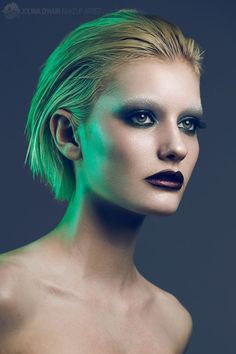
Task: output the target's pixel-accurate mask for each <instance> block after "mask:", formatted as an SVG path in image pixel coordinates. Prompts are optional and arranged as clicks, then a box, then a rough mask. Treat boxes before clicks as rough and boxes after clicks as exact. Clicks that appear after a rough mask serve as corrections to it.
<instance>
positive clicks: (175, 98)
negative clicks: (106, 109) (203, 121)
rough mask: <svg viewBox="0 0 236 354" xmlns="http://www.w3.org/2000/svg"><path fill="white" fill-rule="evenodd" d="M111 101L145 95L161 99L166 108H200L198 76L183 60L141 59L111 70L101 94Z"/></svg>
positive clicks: (104, 101)
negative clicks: (109, 78) (108, 79)
mask: <svg viewBox="0 0 236 354" xmlns="http://www.w3.org/2000/svg"><path fill="white" fill-rule="evenodd" d="M102 96H103V97H102V101H103V103H108V101H107V102H106V98H107V99H109V102H110V103H111V102H112V100H114V102H117V103H118V102H123V101H125V100H127V99H132V98H133V99H138V98H139V97H140V98H147V99H149V100H152V101H157V102H160V103H161V104H162V105H163V106H165V107H166V109H167V110H168V109H171V108H173V107H174V108H175V109H177V110H178V109H179V110H183V109H185V108H186V107H187V106H191V107H196V108H198V109H201V98H200V77H199V75H198V74H197V73H196V72H195V71H194V68H193V67H192V65H191V64H190V63H188V62H187V61H185V60H181V59H176V60H174V61H167V60H164V61H163V60H160V59H158V58H140V59H139V60H135V61H131V62H130V63H126V64H123V65H121V66H120V67H119V68H118V69H117V70H116V71H114V73H113V75H112V77H111V80H110V81H109V83H108V85H107V87H106V90H105V91H104V93H103V95H102Z"/></svg>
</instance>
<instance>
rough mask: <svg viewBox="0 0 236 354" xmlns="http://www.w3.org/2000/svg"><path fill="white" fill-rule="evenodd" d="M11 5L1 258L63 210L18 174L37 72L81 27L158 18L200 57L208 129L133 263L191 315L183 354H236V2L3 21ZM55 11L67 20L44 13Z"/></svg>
mask: <svg viewBox="0 0 236 354" xmlns="http://www.w3.org/2000/svg"><path fill="white" fill-rule="evenodd" d="M9 3H10V2H7V1H1V2H0V5H1V13H0V38H1V47H0V64H1V66H0V67H1V86H0V87H1V95H0V100H1V120H0V121H1V139H0V144H1V149H0V151H1V236H0V253H3V252H7V251H8V250H12V249H15V248H18V247H21V246H23V245H25V244H27V243H29V242H32V241H33V240H36V239H38V238H39V237H40V236H42V235H43V234H45V233H47V232H49V231H50V230H51V229H52V228H53V227H54V226H55V225H56V224H57V222H58V221H59V220H60V218H61V217H62V215H63V213H64V211H65V209H66V203H62V202H57V201H55V200H53V198H52V194H51V193H50V192H49V190H48V189H47V188H46V187H45V186H44V185H42V184H40V183H39V182H38V181H33V179H32V176H31V172H30V171H29V169H28V167H24V158H25V154H26V141H25V136H24V132H23V131H24V126H25V122H26V116H27V112H28V109H29V104H30V100H31V98H32V94H33V91H34V88H35V85H36V82H37V79H38V74H39V66H40V65H41V64H42V63H43V61H44V60H45V59H46V58H47V56H48V55H49V53H50V52H51V51H52V50H53V49H54V48H55V47H56V46H57V44H58V43H59V41H60V40H61V39H62V38H63V37H64V36H65V34H67V33H68V32H70V31H71V30H72V29H74V28H75V27H76V26H77V25H79V24H80V23H82V22H85V21H88V20H91V19H93V18H96V17H99V16H101V15H102V14H104V13H106V12H109V11H113V10H118V9H120V8H137V9H143V10H146V11H149V12H150V13H156V14H159V15H161V16H163V17H165V18H166V19H168V20H170V21H173V22H175V23H176V24H178V25H179V26H180V27H181V28H182V30H183V31H184V33H185V34H186V35H187V36H192V37H193V38H195V39H196V40H197V41H198V43H199V44H200V45H201V47H202V48H203V49H205V50H206V53H205V61H204V68H205V74H204V75H203V77H202V81H201V95H202V105H203V108H204V111H205V114H204V119H205V121H206V122H207V124H208V127H207V129H206V130H202V131H199V140H200V146H201V149H200V157H199V160H198V163H197V165H196V167H195V170H194V172H193V175H192V178H191V180H190V182H189V185H188V187H187V189H186V192H185V195H184V198H183V200H182V202H181V204H180V206H179V209H178V211H177V213H176V214H175V215H172V216H170V217H160V218H156V217H153V216H152V217H149V216H148V217H147V218H146V220H145V223H144V225H143V228H142V230H141V233H140V237H139V239H138V245H137V249H136V254H135V261H136V265H137V267H138V268H139V270H140V271H141V273H142V274H143V275H144V276H145V277H146V278H148V279H149V280H150V281H152V282H153V283H155V284H156V285H158V286H160V287H162V288H164V289H166V290H168V291H170V292H172V293H173V294H175V295H176V296H177V298H178V299H179V300H180V301H181V302H182V303H183V304H184V305H185V306H186V308H188V310H189V311H190V313H191V314H192V317H193V322H194V328H193V335H192V338H191V342H190V345H189V349H188V354H204V353H207V354H233V353H234V354H235V353H236V348H235V329H236V327H235V322H236V320H235V318H236V304H235V299H236V279H235V267H236V259H235V257H234V255H235V248H236V240H235V235H236V233H235V226H236V222H235V220H236V215H235V197H236V193H235V181H236V173H235V170H236V168H235V166H236V164H235V162H236V156H235V154H236V148H235V133H236V117H235V103H236V97H235V78H236V75H235V74H236V69H235V65H236V49H235V35H236V21H235V19H236V14H235V12H236V11H235V10H236V5H235V3H234V2H233V1H229V0H226V1H208V2H207V3H206V2H205V1H202V0H200V1H193V0H186V1H184V0H182V1H180V0H179V1H176V0H171V1H165V2H164V1H153V2H152V1H148V0H146V1H145V6H143V5H142V4H141V1H137V0H136V1H125V2H122V1H119V3H118V2H116V1H114V2H112V1H108V0H107V1H100V2H97V3H95V2H89V1H72V0H70V1H59V0H57V1H47V2H46V1H41V2H40V1H17V2H16V4H17V5H18V8H19V9H20V13H19V14H18V16H16V17H14V15H13V14H12V17H13V18H7V16H6V15H4V13H2V10H3V8H4V7H5V5H7V4H9ZM32 8H33V9H36V11H41V14H40V13H38V14H33V13H32V11H35V10H32ZM44 8H46V10H43V9H44ZM55 8H59V9H60V11H62V10H61V9H62V8H65V9H66V10H67V11H74V13H72V14H68V15H65V14H62V13H61V14H57V15H49V14H47V13H45V11H48V10H47V9H49V10H50V9H55ZM73 8H74V9H75V10H73ZM37 9H39V10H37ZM30 11H31V12H30Z"/></svg>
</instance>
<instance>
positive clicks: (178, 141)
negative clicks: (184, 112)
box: [158, 126, 188, 161]
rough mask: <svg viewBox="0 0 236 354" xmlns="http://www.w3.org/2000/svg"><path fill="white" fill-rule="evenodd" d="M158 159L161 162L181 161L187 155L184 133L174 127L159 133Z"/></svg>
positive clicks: (166, 128)
mask: <svg viewBox="0 0 236 354" xmlns="http://www.w3.org/2000/svg"><path fill="white" fill-rule="evenodd" d="M158 140H159V144H158V157H159V159H161V160H171V161H181V160H183V159H184V158H185V156H186V155H187V153H188V150H187V146H186V144H185V142H184V133H183V132H181V130H180V129H179V128H178V127H177V126H176V127H173V126H170V127H165V129H163V130H162V131H159V136H158Z"/></svg>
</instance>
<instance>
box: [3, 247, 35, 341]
mask: <svg viewBox="0 0 236 354" xmlns="http://www.w3.org/2000/svg"><path fill="white" fill-rule="evenodd" d="M27 289H28V288H27V272H25V270H24V265H23V262H22V261H21V260H20V255H16V254H12V253H11V252H9V253H6V254H2V255H0V337H2V336H3V335H4V333H5V332H8V331H9V329H11V330H12V329H13V327H17V326H18V325H19V324H20V323H22V321H23V319H24V316H25V315H26V314H27V312H28V309H27V305H28V306H29V309H30V301H28V300H29V299H28V297H29V296H28V294H27Z"/></svg>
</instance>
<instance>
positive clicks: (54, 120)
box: [49, 109, 81, 160]
mask: <svg viewBox="0 0 236 354" xmlns="http://www.w3.org/2000/svg"><path fill="white" fill-rule="evenodd" d="M49 126H50V131H51V134H52V137H53V139H54V142H55V144H56V146H57V148H58V150H59V151H60V152H61V153H62V154H63V155H64V156H65V157H67V158H68V159H70V160H79V159H80V158H81V150H80V142H79V141H78V138H77V137H76V136H75V134H74V131H73V128H72V125H71V113H69V112H67V111H66V110H64V109H58V110H57V111H56V112H55V113H54V115H53V116H52V117H51V118H50V125H49Z"/></svg>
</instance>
